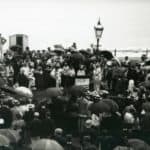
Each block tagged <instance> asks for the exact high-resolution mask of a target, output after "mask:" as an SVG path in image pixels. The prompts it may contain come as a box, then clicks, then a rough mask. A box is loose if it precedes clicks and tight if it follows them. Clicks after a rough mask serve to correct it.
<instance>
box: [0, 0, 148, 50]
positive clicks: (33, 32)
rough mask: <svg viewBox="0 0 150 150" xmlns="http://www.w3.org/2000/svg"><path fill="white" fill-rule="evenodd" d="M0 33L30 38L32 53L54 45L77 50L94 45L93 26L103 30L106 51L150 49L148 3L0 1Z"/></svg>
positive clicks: (116, 0) (139, 0)
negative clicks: (99, 22) (96, 25)
mask: <svg viewBox="0 0 150 150" xmlns="http://www.w3.org/2000/svg"><path fill="white" fill-rule="evenodd" d="M0 14H1V15H0V16H1V22H0V32H1V34H2V36H4V37H5V38H6V39H7V43H6V44H5V46H4V48H5V49H6V48H7V47H8V44H9V42H8V37H9V36H10V35H12V34H17V33H19V34H26V35H28V36H29V47H30V48H31V49H46V48H47V47H53V45H55V44H62V45H63V46H64V47H69V46H71V45H72V43H73V42H76V43H77V47H78V49H85V48H88V47H90V45H91V44H96V38H95V33H94V25H95V24H96V23H97V21H98V19H99V18H100V19H101V23H102V25H103V26H104V32H103V35H102V38H101V40H100V44H101V45H102V48H106V49H115V48H117V49H140V48H142V49H146V48H150V1H149V0H0Z"/></svg>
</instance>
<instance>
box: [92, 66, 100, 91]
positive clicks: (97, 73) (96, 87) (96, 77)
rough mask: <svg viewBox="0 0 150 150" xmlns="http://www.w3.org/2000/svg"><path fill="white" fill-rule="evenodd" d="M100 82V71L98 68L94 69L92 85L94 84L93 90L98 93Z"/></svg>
mask: <svg viewBox="0 0 150 150" xmlns="http://www.w3.org/2000/svg"><path fill="white" fill-rule="evenodd" d="M101 80H102V69H101V68H100V67H98V68H95V69H94V71H93V83H94V90H95V91H97V92H99V90H100V85H101Z"/></svg>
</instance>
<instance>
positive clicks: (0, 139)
mask: <svg viewBox="0 0 150 150" xmlns="http://www.w3.org/2000/svg"><path fill="white" fill-rule="evenodd" d="M9 145H10V141H9V139H8V138H7V137H6V136H4V135H0V146H9Z"/></svg>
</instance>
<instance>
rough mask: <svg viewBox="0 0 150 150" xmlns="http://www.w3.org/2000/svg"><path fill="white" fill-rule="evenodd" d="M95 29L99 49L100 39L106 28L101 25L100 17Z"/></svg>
mask: <svg viewBox="0 0 150 150" xmlns="http://www.w3.org/2000/svg"><path fill="white" fill-rule="evenodd" d="M94 30H95V36H96V39H97V46H96V47H97V48H96V51H99V41H100V38H101V37H102V33H103V30H104V27H103V26H102V25H101V22H100V19H99V21H98V23H97V25H96V26H95V27H94Z"/></svg>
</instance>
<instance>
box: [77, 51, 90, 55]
mask: <svg viewBox="0 0 150 150" xmlns="http://www.w3.org/2000/svg"><path fill="white" fill-rule="evenodd" d="M79 52H80V53H81V54H83V55H86V56H87V55H88V56H90V55H91V53H90V52H89V51H88V50H80V51H79Z"/></svg>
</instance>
